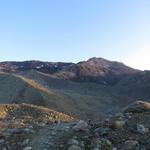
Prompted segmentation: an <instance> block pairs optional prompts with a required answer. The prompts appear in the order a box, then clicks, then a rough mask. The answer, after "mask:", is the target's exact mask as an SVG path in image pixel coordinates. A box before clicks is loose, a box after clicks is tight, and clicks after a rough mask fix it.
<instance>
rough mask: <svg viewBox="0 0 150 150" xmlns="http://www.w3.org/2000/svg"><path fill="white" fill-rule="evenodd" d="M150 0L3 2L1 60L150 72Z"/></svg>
mask: <svg viewBox="0 0 150 150" xmlns="http://www.w3.org/2000/svg"><path fill="white" fill-rule="evenodd" d="M149 56H150V0H0V61H8V60H9V61H10V60H11V61H24V60H43V61H65V62H78V61H82V60H87V59H88V58H91V57H103V58H106V59H109V60H115V61H121V62H124V63H125V64H127V65H129V66H131V67H134V68H137V69H142V70H150V59H149Z"/></svg>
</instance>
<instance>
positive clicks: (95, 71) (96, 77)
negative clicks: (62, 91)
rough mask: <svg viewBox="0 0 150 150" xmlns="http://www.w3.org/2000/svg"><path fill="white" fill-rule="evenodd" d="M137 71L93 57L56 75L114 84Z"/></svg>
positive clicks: (118, 63) (81, 80) (121, 64)
mask: <svg viewBox="0 0 150 150" xmlns="http://www.w3.org/2000/svg"><path fill="white" fill-rule="evenodd" d="M138 72H140V71H139V70H135V69H133V68H130V67H128V66H126V65H124V64H123V63H120V62H116V61H109V60H106V59H103V58H95V57H94V58H91V59H89V60H87V61H83V62H79V63H77V64H74V65H71V66H69V67H67V68H66V69H65V70H64V71H61V72H60V73H58V77H60V78H64V79H72V80H74V81H78V82H95V83H100V84H104V85H114V84H116V83H117V82H118V81H120V80H121V79H123V78H125V77H126V76H128V75H132V74H136V73H138Z"/></svg>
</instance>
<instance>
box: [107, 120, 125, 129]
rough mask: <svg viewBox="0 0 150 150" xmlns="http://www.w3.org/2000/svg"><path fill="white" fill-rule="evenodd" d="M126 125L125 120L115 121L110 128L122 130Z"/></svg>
mask: <svg viewBox="0 0 150 150" xmlns="http://www.w3.org/2000/svg"><path fill="white" fill-rule="evenodd" d="M124 125H125V121H124V120H115V121H112V122H111V123H110V128H112V129H119V128H122V127H123V126H124Z"/></svg>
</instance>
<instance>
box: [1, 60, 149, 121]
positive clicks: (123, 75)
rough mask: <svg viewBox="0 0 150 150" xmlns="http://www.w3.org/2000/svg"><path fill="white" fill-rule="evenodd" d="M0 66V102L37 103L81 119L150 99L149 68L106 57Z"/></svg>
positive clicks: (112, 112)
mask: <svg viewBox="0 0 150 150" xmlns="http://www.w3.org/2000/svg"><path fill="white" fill-rule="evenodd" d="M54 68H55V69H54ZM0 70H1V73H0V103H18V104H20V103H29V104H36V105H40V106H46V107H48V108H50V109H53V110H55V111H59V112H63V113H65V114H68V115H71V116H74V117H77V118H80V119H87V118H92V119H96V118H97V117H100V118H103V117H105V116H108V115H112V114H114V113H116V112H119V111H121V109H122V108H123V107H124V106H126V105H128V104H129V103H131V102H134V101H136V100H138V99H143V100H145V101H149V99H150V94H149V93H150V92H149V89H150V88H149V87H150V86H149V85H150V78H149V72H148V71H139V70H135V69H132V68H130V67H128V66H125V65H124V64H122V63H120V62H115V61H109V60H106V59H103V58H91V59H89V60H87V61H84V62H79V63H77V64H73V63H52V62H40V61H25V62H2V63H0ZM2 71H3V73H2ZM4 72H5V73H4ZM6 72H7V73H6ZM8 72H9V73H8ZM10 89H11V90H10Z"/></svg>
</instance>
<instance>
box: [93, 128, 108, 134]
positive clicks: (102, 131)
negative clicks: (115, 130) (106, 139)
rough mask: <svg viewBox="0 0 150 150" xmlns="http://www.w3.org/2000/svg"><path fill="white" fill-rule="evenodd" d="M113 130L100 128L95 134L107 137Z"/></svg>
mask: <svg viewBox="0 0 150 150" xmlns="http://www.w3.org/2000/svg"><path fill="white" fill-rule="evenodd" d="M110 130H111V129H110V128H104V127H99V128H96V129H95V130H94V132H96V133H98V134H99V135H107V134H108V133H109V131H110Z"/></svg>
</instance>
